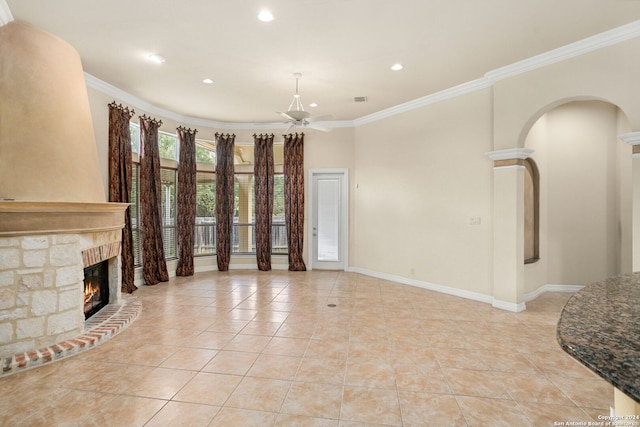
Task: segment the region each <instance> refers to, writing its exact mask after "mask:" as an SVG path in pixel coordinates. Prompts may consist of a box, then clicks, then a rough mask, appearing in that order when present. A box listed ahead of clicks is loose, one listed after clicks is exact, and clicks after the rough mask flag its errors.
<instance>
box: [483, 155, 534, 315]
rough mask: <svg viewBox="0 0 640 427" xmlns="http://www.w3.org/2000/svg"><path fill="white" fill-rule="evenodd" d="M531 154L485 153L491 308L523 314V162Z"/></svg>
mask: <svg viewBox="0 0 640 427" xmlns="http://www.w3.org/2000/svg"><path fill="white" fill-rule="evenodd" d="M531 153H533V150H530V149H526V148H511V149H506V150H498V151H492V152H489V153H486V154H487V156H488V157H489V158H490V159H491V160H493V306H494V307H497V308H501V309H505V310H509V311H523V310H524V309H525V308H526V306H525V302H524V172H525V167H524V159H526V158H527V157H529V156H530V155H531Z"/></svg>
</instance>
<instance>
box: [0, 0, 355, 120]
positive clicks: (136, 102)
mask: <svg viewBox="0 0 640 427" xmlns="http://www.w3.org/2000/svg"><path fill="white" fill-rule="evenodd" d="M0 1H3V0H0ZM84 80H85V84H86V85H87V87H90V88H92V89H95V90H97V91H100V92H102V93H104V94H105V95H110V96H112V97H114V98H116V99H117V100H118V101H121V102H124V103H125V104H128V105H129V106H131V107H133V108H138V109H140V110H143V111H144V112H146V113H149V114H152V115H158V116H160V117H162V118H165V119H170V120H175V121H176V122H178V123H181V124H185V125H190V126H202V127H210V128H214V129H221V130H233V129H238V130H244V129H247V130H255V129H285V130H286V129H288V128H289V126H290V124H289V123H285V122H271V123H268V122H267V123H260V122H254V123H233V122H220V121H217V120H210V119H202V118H199V117H190V116H184V115H182V114H177V113H174V112H173V111H170V110H167V109H165V108H161V107H158V106H156V105H153V104H151V103H150V102H147V101H145V100H144V99H142V98H139V97H137V96H135V95H131V94H130V93H129V92H126V91H124V90H122V89H119V88H117V87H115V86H113V85H112V84H109V83H107V82H105V81H103V80H100V79H99V78H97V77H95V76H93V75H91V74H89V73H87V72H85V73H84ZM322 125H323V126H327V127H330V128H351V127H353V121H352V120H336V121H323V122H322Z"/></svg>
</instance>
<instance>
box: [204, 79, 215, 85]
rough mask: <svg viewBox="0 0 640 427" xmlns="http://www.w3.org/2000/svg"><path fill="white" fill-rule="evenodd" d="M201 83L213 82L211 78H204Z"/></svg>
mask: <svg viewBox="0 0 640 427" xmlns="http://www.w3.org/2000/svg"><path fill="white" fill-rule="evenodd" d="M202 83H206V84H208V85H210V84H211V83H213V80H211V79H204V80H202Z"/></svg>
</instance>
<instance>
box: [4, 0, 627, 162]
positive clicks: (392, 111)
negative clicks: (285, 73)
mask: <svg viewBox="0 0 640 427" xmlns="http://www.w3.org/2000/svg"><path fill="white" fill-rule="evenodd" d="M5 9H6V10H5ZM7 19H8V20H9V21H11V20H13V17H12V16H11V12H10V11H9V8H8V6H7V4H6V1H5V0H0V24H2V23H3V20H7ZM636 37H640V20H638V21H634V22H631V23H629V24H627V25H623V26H621V27H617V28H614V29H612V30H608V31H605V32H603V33H600V34H596V35H594V36H591V37H587V38H586V39H583V40H580V41H577V42H575V43H571V44H569V45H566V46H563V47H560V48H558V49H554V50H551V51H548V52H545V53H542V54H540V55H536V56H534V57H531V58H528V59H525V60H522V61H519V62H516V63H513V64H510V65H507V66H505V67H501V68H497V69H495V70H492V71H489V72H487V73H486V74H485V75H484V77H481V78H479V79H476V80H472V81H469V82H466V83H463V84H461V85H458V86H454V87H451V88H448V89H445V90H442V91H440V92H436V93H433V94H431V95H426V96H423V97H421V98H417V99H415V100H413V101H409V102H405V103H403V104H399V105H396V106H393V107H390V108H386V109H384V110H381V111H378V112H376V113H372V114H369V115H366V116H363V117H360V118H357V119H355V120H343V121H332V122H323V124H324V125H326V126H328V127H331V128H349V127H358V126H362V125H365V124H368V123H372V122H375V121H378V120H382V119H385V118H388V117H392V116H395V115H398V114H402V113H405V112H408V111H412V110H415V109H418V108H422V107H425V106H427V105H432V104H436V103H438V102H442V101H446V100H448V99H452V98H456V97H459V96H462V95H466V94H469V93H473V92H476V91H479V90H483V89H487V88H490V87H492V86H493V84H494V83H496V82H498V81H500V80H504V79H507V78H510V77H514V76H517V75H519V74H523V73H526V72H529V71H532V70H535V69H538V68H542V67H545V66H548V65H551V64H555V63H558V62H562V61H564V60H567V59H570V58H573V57H576V56H579V55H584V54H586V53H589V52H593V51H595V50H598V49H602V48H604V47H607V46H612V45H615V44H617V43H621V42H624V41H627V40H631V39H633V38H636ZM85 80H86V82H87V86H88V87H92V88H94V89H97V90H99V91H101V92H104V93H105V94H108V95H111V96H113V97H115V98H117V99H119V100H121V101H122V102H126V103H128V104H131V106H133V107H135V108H139V109H142V110H144V111H146V112H148V113H150V114H157V115H159V116H162V117H166V118H167V119H173V120H175V121H177V122H180V123H184V124H188V125H192V126H206V127H212V128H217V129H223V130H226V129H256V128H262V129H286V128H287V127H288V126H289V125H288V123H283V122H271V123H230V122H220V121H215V120H209V119H201V118H195V117H188V116H183V115H180V114H176V113H174V112H172V111H169V110H166V109H164V108H160V107H157V106H155V105H153V104H151V103H149V102H147V101H144V100H143V99H141V98H138V97H136V96H134V95H131V94H129V93H127V92H125V91H123V90H121V89H118V88H116V87H115V86H112V85H110V84H108V83H106V82H103V81H102V80H99V79H98V78H96V77H94V76H92V75H90V74H88V73H85ZM487 155H488V154H487Z"/></svg>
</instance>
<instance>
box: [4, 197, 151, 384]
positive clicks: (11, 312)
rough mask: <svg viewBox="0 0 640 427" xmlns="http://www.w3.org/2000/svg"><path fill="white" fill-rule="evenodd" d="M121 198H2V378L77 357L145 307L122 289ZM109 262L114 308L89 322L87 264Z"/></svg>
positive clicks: (107, 309)
mask: <svg viewBox="0 0 640 427" xmlns="http://www.w3.org/2000/svg"><path fill="white" fill-rule="evenodd" d="M127 206H128V205H127V204H122V203H61V202H54V203H52V202H17V201H0V359H1V360H2V371H1V372H0V377H1V376H3V375H8V374H12V373H15V372H20V371H22V370H24V369H27V368H31V367H35V366H40V365H42V364H45V363H49V362H53V361H55V360H59V359H61V358H63V357H66V356H69V355H73V354H77V353H79V352H82V351H84V350H87V349H89V348H91V347H92V346H94V345H97V344H99V343H100V342H102V341H104V340H106V339H109V338H110V337H112V336H114V335H115V334H117V333H118V332H120V331H121V330H123V329H124V328H125V327H126V326H128V324H129V323H131V322H132V321H133V320H135V318H136V317H137V315H138V314H139V313H140V311H141V305H140V303H139V301H138V300H137V298H135V297H133V296H129V295H124V296H123V295H122V292H121V283H122V280H121V273H120V271H121V268H120V251H121V234H122V233H121V229H122V227H123V225H124V211H125V209H126V208H127ZM103 260H109V305H108V306H106V307H104V308H103V309H102V310H101V311H99V312H98V313H96V314H95V315H94V316H92V317H91V318H89V319H87V321H86V322H85V320H84V299H83V291H84V268H85V267H87V266H89V265H93V264H95V263H98V262H100V261H103Z"/></svg>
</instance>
